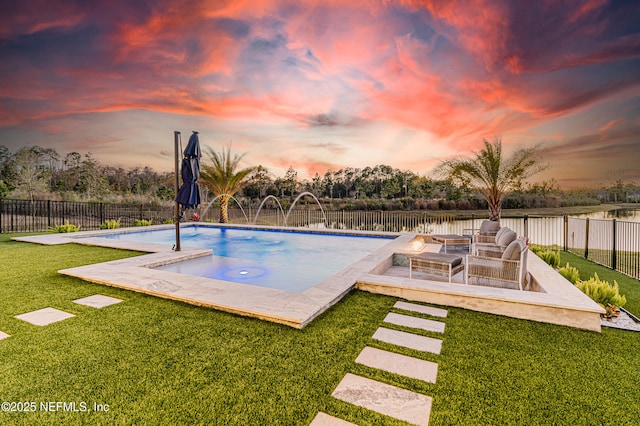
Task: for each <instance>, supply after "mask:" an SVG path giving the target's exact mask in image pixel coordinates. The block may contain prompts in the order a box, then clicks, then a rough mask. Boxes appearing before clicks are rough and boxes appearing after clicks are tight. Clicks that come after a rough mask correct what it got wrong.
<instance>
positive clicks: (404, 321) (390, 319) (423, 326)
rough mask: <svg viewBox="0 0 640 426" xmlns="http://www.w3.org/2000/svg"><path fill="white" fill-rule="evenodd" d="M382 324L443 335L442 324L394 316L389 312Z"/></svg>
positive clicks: (407, 316) (398, 315) (405, 316)
mask: <svg viewBox="0 0 640 426" xmlns="http://www.w3.org/2000/svg"><path fill="white" fill-rule="evenodd" d="M384 322H386V323H389V324H395V325H402V326H404V327H411V328H418V329H420V330H425V331H433V332H435V333H444V323H443V322H440V321H433V320H430V319H424V318H416V317H411V316H409V315H402V314H394V313H393V312H389V313H388V314H387V316H386V317H385V319H384Z"/></svg>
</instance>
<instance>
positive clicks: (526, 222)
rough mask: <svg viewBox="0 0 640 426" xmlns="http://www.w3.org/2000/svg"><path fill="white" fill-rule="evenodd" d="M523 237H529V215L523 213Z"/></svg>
mask: <svg viewBox="0 0 640 426" xmlns="http://www.w3.org/2000/svg"><path fill="white" fill-rule="evenodd" d="M523 226H524V238H525V240H526V239H527V238H529V215H528V214H525V215H524V225H523Z"/></svg>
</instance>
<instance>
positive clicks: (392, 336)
mask: <svg viewBox="0 0 640 426" xmlns="http://www.w3.org/2000/svg"><path fill="white" fill-rule="evenodd" d="M373 338H374V339H376V340H380V341H381V342H386V343H390V344H392V345H397V346H402V347H405V348H409V349H415V350H417V351H422V352H431V353H434V354H439V353H440V351H441V350H442V340H440V339H434V338H432V337H426V336H418V335H417V334H413V333H406V332H404V331H398V330H390V329H388V328H384V327H379V328H378V329H377V330H376V332H375V333H374V334H373Z"/></svg>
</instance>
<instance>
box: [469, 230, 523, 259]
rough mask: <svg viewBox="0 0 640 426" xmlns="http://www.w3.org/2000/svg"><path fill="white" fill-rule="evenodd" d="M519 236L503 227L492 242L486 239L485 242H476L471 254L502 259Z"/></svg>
mask: <svg viewBox="0 0 640 426" xmlns="http://www.w3.org/2000/svg"><path fill="white" fill-rule="evenodd" d="M516 238H517V235H516V233H515V232H514V231H512V230H511V229H509V228H508V227H506V226H505V227H502V228H500V230H498V232H497V233H496V235H495V237H494V238H493V240H492V241H490V240H489V238H486V239H485V241H484V242H474V243H473V247H472V248H471V254H473V255H476V256H485V257H502V253H504V251H505V250H506V248H507V247H508V246H509V244H511V243H512V242H513V241H514V240H515V239H516Z"/></svg>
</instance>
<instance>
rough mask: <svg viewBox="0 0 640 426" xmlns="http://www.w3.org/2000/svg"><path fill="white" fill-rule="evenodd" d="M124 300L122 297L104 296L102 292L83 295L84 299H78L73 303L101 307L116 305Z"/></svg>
mask: <svg viewBox="0 0 640 426" xmlns="http://www.w3.org/2000/svg"><path fill="white" fill-rule="evenodd" d="M120 302H122V299H116V298H115V297H109V296H103V295H102V294H94V295H93V296H88V297H83V298H82V299H76V300H74V301H73V303H77V304H79V305H85V306H91V307H92V308H96V309H100V308H104V307H105V306H110V305H115V304H116V303H120Z"/></svg>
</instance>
